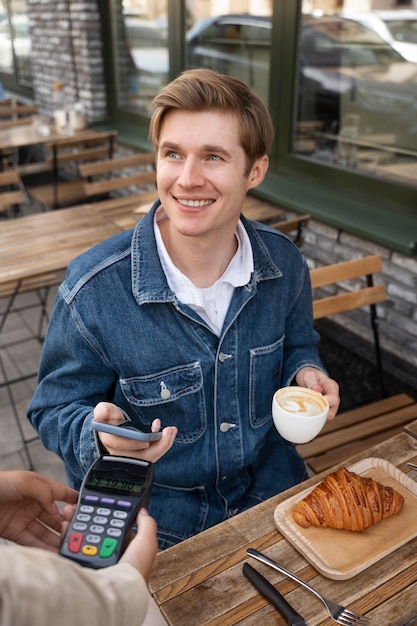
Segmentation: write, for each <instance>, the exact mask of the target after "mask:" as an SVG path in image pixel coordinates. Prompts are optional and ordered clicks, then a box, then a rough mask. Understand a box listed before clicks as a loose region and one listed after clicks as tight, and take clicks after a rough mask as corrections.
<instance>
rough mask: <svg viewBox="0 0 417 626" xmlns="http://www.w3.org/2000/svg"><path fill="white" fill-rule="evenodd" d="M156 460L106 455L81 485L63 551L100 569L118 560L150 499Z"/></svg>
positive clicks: (62, 553)
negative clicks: (141, 511)
mask: <svg viewBox="0 0 417 626" xmlns="http://www.w3.org/2000/svg"><path fill="white" fill-rule="evenodd" d="M152 483H153V463H150V462H148V461H142V460H140V459H133V458H130V457H124V456H111V455H103V456H101V457H100V458H99V459H97V461H95V463H93V465H92V466H91V468H90V469H89V471H88V472H87V474H86V475H85V478H84V480H83V483H82V485H81V489H80V493H79V497H78V503H77V507H76V510H75V513H74V516H73V518H72V520H71V523H70V526H69V528H68V530H67V532H66V533H65V537H64V540H63V542H62V545H61V549H60V554H61V555H62V556H65V557H67V558H70V559H72V560H73V561H76V562H77V563H80V564H81V565H84V566H86V567H91V568H93V569H100V568H102V567H108V566H109V565H114V564H115V563H117V562H118V560H119V558H120V557H121V555H122V554H123V552H124V550H125V548H126V545H127V543H128V540H129V534H130V532H131V528H132V525H133V524H134V523H135V521H136V516H137V513H138V510H139V509H140V508H141V507H146V506H147V505H148V503H149V498H150V493H151V488H152Z"/></svg>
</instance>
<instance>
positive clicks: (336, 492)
mask: <svg viewBox="0 0 417 626" xmlns="http://www.w3.org/2000/svg"><path fill="white" fill-rule="evenodd" d="M403 504H404V498H403V497H402V495H401V494H399V493H398V492H397V491H395V490H394V489H392V487H387V486H385V485H381V483H379V482H377V481H375V480H373V479H372V478H367V477H365V476H359V475H358V474H355V473H354V472H349V470H347V469H346V468H344V467H342V468H340V469H338V470H337V471H336V472H333V473H332V474H329V475H328V476H327V477H326V478H325V479H324V480H323V481H322V482H321V483H320V484H319V485H317V487H316V488H315V489H314V490H313V491H312V492H311V493H309V494H308V495H307V496H306V497H305V498H304V499H303V500H301V501H300V502H298V504H296V506H295V507H294V509H293V517H294V520H295V522H296V523H297V524H298V525H299V526H302V527H303V528H308V527H309V526H321V527H323V528H326V527H328V528H343V529H345V530H355V531H360V532H362V531H363V530H365V528H368V527H369V526H371V525H372V524H376V523H377V522H379V521H381V520H382V519H384V518H386V517H391V515H395V514H396V513H398V512H399V511H401V509H402V507H403Z"/></svg>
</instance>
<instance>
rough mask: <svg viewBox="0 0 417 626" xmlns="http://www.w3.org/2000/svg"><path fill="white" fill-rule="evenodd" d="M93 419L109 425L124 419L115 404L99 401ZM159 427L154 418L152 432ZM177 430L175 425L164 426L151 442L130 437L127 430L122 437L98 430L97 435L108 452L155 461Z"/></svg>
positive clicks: (118, 424)
mask: <svg viewBox="0 0 417 626" xmlns="http://www.w3.org/2000/svg"><path fill="white" fill-rule="evenodd" d="M94 421H95V422H101V423H102V424H107V425H109V426H120V424H121V423H122V422H124V421H125V416H124V414H123V412H122V411H121V410H120V409H119V407H117V406H116V405H115V404H112V403H111V402H99V403H98V404H97V406H96V407H95V409H94ZM160 429H161V422H160V420H159V419H156V420H154V421H153V423H152V428H151V430H152V432H153V433H157V432H159V431H160ZM126 430H128V429H126ZM177 432H178V430H177V428H176V427H175V426H166V427H165V428H164V429H163V430H162V435H161V437H160V439H159V440H157V441H152V442H151V441H140V440H138V439H136V438H131V437H129V433H128V432H126V433H123V432H122V433H121V434H124V436H123V437H122V436H120V435H115V434H110V433H106V432H99V431H98V436H99V438H100V442H101V443H102V445H103V446H104V447H105V448H106V450H108V452H109V453H110V454H113V455H122V456H131V457H134V458H137V459H143V460H144V461H151V462H153V463H155V462H156V461H158V459H160V458H161V457H162V456H163V455H164V454H165V453H166V452H168V450H169V449H170V448H171V446H172V444H173V443H174V440H175V437H176V435H177Z"/></svg>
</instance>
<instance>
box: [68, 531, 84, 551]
mask: <svg viewBox="0 0 417 626" xmlns="http://www.w3.org/2000/svg"><path fill="white" fill-rule="evenodd" d="M83 539H84V535H83V534H82V533H71V534H70V536H69V539H68V549H69V551H70V552H74V553H75V554H76V553H77V552H79V551H80V548H81V544H82V542H83Z"/></svg>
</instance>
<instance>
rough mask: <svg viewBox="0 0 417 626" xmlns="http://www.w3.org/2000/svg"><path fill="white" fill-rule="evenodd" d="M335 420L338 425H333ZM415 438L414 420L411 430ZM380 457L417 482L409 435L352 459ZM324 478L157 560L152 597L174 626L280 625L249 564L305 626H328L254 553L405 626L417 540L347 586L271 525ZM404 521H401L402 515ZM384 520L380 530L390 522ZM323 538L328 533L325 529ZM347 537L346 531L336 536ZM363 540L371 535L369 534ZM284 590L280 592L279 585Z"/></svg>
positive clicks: (320, 611)
mask: <svg viewBox="0 0 417 626" xmlns="http://www.w3.org/2000/svg"><path fill="white" fill-rule="evenodd" d="M336 419H337V418H336ZM407 428H409V429H410V430H413V431H414V432H417V420H416V421H415V422H412V423H411V425H409V426H408V427H406V429H407ZM368 457H378V458H382V459H385V460H386V461H388V462H390V463H391V464H393V465H394V466H396V467H397V468H398V469H399V470H401V471H402V472H405V473H409V476H410V478H412V479H413V480H416V479H417V472H416V471H415V470H411V469H410V468H409V467H408V466H407V465H406V463H407V461H412V462H416V460H417V440H416V439H414V438H413V437H411V436H410V435H409V434H407V432H403V433H401V434H399V435H396V436H395V437H392V438H390V439H387V440H386V441H384V442H382V443H380V444H378V445H376V446H375V447H373V448H371V449H369V450H367V451H366V453H362V454H360V455H357V456H355V457H354V458H352V459H351V460H350V461H349V462H346V463H345V464H346V465H347V466H349V465H351V464H352V463H354V462H357V461H358V460H359V459H365V458H368ZM327 473H328V472H326V473H323V474H319V475H317V476H314V477H313V478H310V479H308V480H307V481H305V482H304V483H302V484H301V485H298V486H296V487H293V488H292V489H289V490H288V491H286V492H284V493H282V494H280V495H278V496H276V497H274V498H271V499H270V500H268V501H266V502H264V503H262V504H259V505H257V506H255V507H253V508H252V509H249V510H248V511H245V512H243V513H240V514H239V515H236V516H235V517H232V518H230V519H228V520H227V521H225V522H222V523H221V524H219V525H217V526H214V527H212V528H210V529H208V530H206V531H204V532H202V533H200V534H199V535H196V536H195V537H192V538H191V539H188V540H186V541H183V542H182V543H180V544H178V545H176V546H174V547H172V548H169V549H167V550H165V551H163V552H160V553H159V554H158V556H157V558H156V562H155V565H154V569H153V574H152V577H151V581H150V591H151V593H152V595H153V597H154V599H155V600H156V602H157V604H158V605H159V607H160V610H161V612H162V615H163V616H164V618H165V620H166V621H167V623H168V624H169V626H208V625H210V626H231V625H236V624H239V626H275V625H277V626H278V625H283V624H286V622H285V620H284V619H283V617H282V616H281V615H280V614H279V613H278V612H277V611H276V610H275V609H274V608H273V607H272V605H270V604H269V603H268V602H267V601H266V600H265V599H264V598H263V597H262V596H261V595H260V594H259V593H258V592H257V591H256V590H255V588H254V587H253V586H252V585H251V583H250V582H249V581H248V580H246V578H245V577H244V575H243V573H242V565H243V563H244V562H249V563H251V564H252V565H253V566H254V567H255V568H256V569H258V571H259V572H261V573H262V574H263V575H264V576H265V577H267V578H268V579H269V580H270V582H272V584H274V585H277V588H278V589H279V591H281V593H282V594H284V595H285V597H286V599H287V600H288V601H289V602H290V603H291V604H292V605H293V607H294V608H295V609H296V610H297V611H298V612H299V613H301V615H302V616H303V617H304V619H305V621H306V624H307V625H308V626H317V625H322V626H330V625H331V624H334V623H335V622H334V621H332V620H331V619H329V617H328V614H327V612H326V610H325V608H324V606H323V605H322V603H321V602H320V601H319V600H318V599H317V598H316V597H315V596H313V595H312V594H311V593H310V592H309V591H307V590H305V589H303V588H302V587H300V586H299V585H298V584H297V583H295V582H292V581H291V580H290V579H288V578H286V577H285V576H283V575H281V574H279V573H277V572H276V571H275V570H273V569H271V568H269V567H268V566H266V565H264V564H261V563H259V562H258V561H256V560H255V559H252V558H250V557H249V556H247V555H246V549H247V548H249V547H251V548H255V549H256V550H259V551H261V552H264V553H265V554H267V555H268V556H270V557H271V558H273V559H274V560H276V561H278V562H279V563H280V564H282V565H283V566H284V567H286V568H287V569H289V570H292V571H293V572H295V573H297V574H298V575H299V577H300V578H303V579H304V580H306V581H307V582H310V583H311V584H312V585H313V586H315V587H316V588H317V590H318V591H321V592H323V593H324V595H326V596H327V597H328V598H329V599H330V600H336V601H338V602H339V603H341V604H343V605H344V606H346V607H348V608H349V609H351V610H353V611H355V612H357V613H361V614H366V615H368V616H369V617H370V618H371V623H372V625H374V626H400V625H402V624H404V623H405V622H406V621H407V620H408V619H410V618H411V617H412V616H414V615H416V614H417V538H414V539H411V540H410V541H408V542H407V543H405V544H404V545H402V546H401V547H399V548H397V549H396V550H394V551H393V552H392V553H391V554H389V555H387V556H385V557H384V558H382V559H380V560H379V561H377V562H376V563H374V564H373V565H372V566H371V567H370V568H368V569H365V570H363V571H361V572H360V573H358V574H356V575H355V576H353V577H351V578H349V579H347V580H334V579H330V578H328V577H326V576H324V575H322V574H320V573H318V572H317V570H316V569H315V568H314V567H313V566H312V565H311V564H310V563H309V562H308V561H307V560H306V559H305V558H304V557H303V556H302V555H301V553H300V552H298V551H297V550H296V549H295V548H294V547H293V546H292V545H291V544H290V542H289V541H288V540H287V539H285V538H284V537H283V535H282V534H281V533H280V532H279V531H278V529H277V527H276V526H275V523H274V511H275V509H276V507H277V506H278V505H279V504H280V503H283V502H284V501H285V500H286V499H288V498H290V497H291V496H293V495H295V494H297V493H299V492H300V491H303V490H304V489H305V488H306V487H308V486H310V485H313V484H316V483H318V482H320V481H321V480H322V479H323V477H324V476H325V475H326V474H327ZM399 515H401V513H400V514H399ZM388 521H389V520H384V521H383V522H381V524H384V523H385V522H388ZM320 530H323V531H324V532H326V530H325V529H320ZM332 532H346V531H332ZM365 532H366V531H365ZM278 583H279V584H278Z"/></svg>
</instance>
